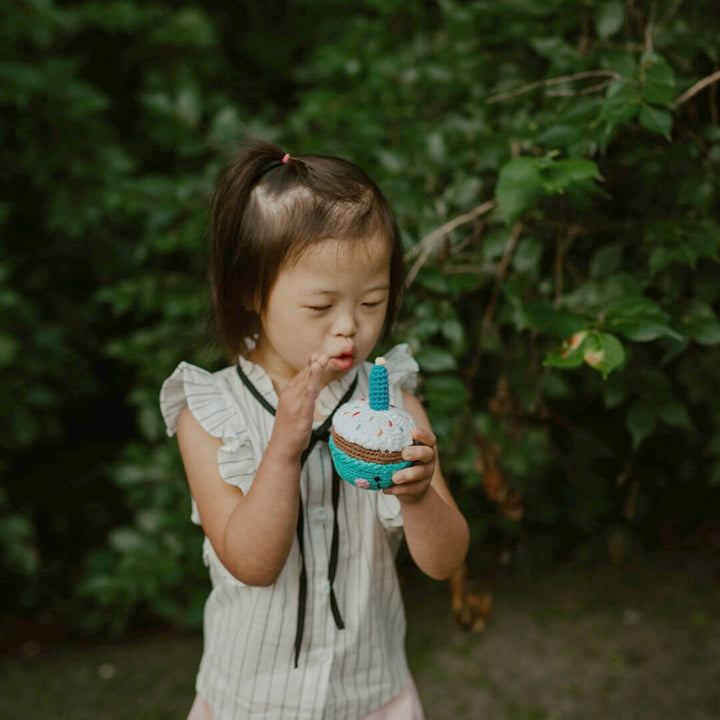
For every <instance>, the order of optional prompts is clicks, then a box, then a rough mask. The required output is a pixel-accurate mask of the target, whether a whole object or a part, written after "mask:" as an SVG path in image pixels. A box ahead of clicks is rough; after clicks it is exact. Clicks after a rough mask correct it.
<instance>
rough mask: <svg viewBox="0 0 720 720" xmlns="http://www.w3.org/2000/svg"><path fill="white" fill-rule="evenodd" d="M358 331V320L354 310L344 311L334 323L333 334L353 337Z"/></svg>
mask: <svg viewBox="0 0 720 720" xmlns="http://www.w3.org/2000/svg"><path fill="white" fill-rule="evenodd" d="M356 332H357V320H356V319H355V315H354V313H352V312H342V313H340V314H339V315H338V316H337V318H335V323H334V324H333V334H334V335H343V336H344V337H352V336H353V335H355V333H356Z"/></svg>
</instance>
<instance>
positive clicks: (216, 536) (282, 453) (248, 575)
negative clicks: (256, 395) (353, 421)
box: [177, 356, 327, 585]
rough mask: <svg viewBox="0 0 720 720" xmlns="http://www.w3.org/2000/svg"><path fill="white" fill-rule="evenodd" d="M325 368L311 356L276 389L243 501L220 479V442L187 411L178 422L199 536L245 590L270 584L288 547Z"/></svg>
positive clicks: (318, 360) (275, 576)
mask: <svg viewBox="0 0 720 720" xmlns="http://www.w3.org/2000/svg"><path fill="white" fill-rule="evenodd" d="M326 365H327V359H325V358H322V357H319V358H318V357H315V356H313V357H312V358H311V359H310V361H309V362H308V365H307V367H306V368H305V369H304V370H302V371H301V372H299V373H298V374H297V375H296V376H295V377H294V378H293V379H292V380H291V381H290V382H289V383H288V384H287V385H286V386H285V387H284V388H283V389H282V391H281V393H280V394H279V400H278V408H277V412H276V415H275V423H274V426H273V431H272V435H271V438H270V442H269V443H268V447H267V449H266V450H265V453H264V455H263V458H262V461H261V462H260V465H259V467H258V469H257V472H256V474H255V478H254V479H253V483H252V485H251V487H250V489H249V490H248V492H247V494H244V493H243V492H242V490H240V489H239V488H237V487H235V486H233V485H229V484H228V483H226V482H225V481H224V480H223V479H222V477H221V476H220V471H219V469H218V464H217V451H218V448H219V447H220V446H221V445H222V441H221V440H219V439H218V438H215V437H212V436H211V435H209V434H208V433H207V432H205V430H203V428H202V427H201V426H200V423H198V421H197V420H196V419H195V417H194V416H193V414H192V413H191V412H190V410H189V409H188V408H187V407H186V408H185V409H184V410H183V411H182V413H181V414H180V417H179V419H178V429H177V437H178V443H179V446H180V454H181V456H182V459H183V464H184V466H185V472H186V474H187V478H188V483H189V485H190V492H191V493H192V496H193V499H194V500H195V503H196V504H197V507H198V512H199V514H200V520H201V522H202V526H203V531H204V532H205V535H207V537H208V538H209V540H210V542H211V543H212V546H213V548H214V549H215V552H216V553H217V555H218V557H219V558H220V561H221V562H222V564H223V565H224V566H225V567H226V568H227V569H228V570H229V571H230V572H231V573H232V574H233V575H234V576H235V577H236V578H237V579H238V580H240V581H241V582H244V583H245V584H246V585H272V583H274V582H275V580H276V579H277V577H278V575H279V574H280V572H281V570H282V569H283V567H284V565H285V561H286V560H287V556H288V554H289V552H290V548H291V547H292V543H293V538H294V536H295V528H296V524H297V513H298V503H299V493H300V470H301V468H300V456H301V455H302V452H303V450H304V449H305V448H306V447H307V444H308V442H309V439H310V433H311V431H312V422H313V414H314V410H315V400H316V399H317V396H318V393H319V391H320V378H321V374H322V371H323V369H324V367H325V366H326Z"/></svg>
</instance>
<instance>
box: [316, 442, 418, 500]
mask: <svg viewBox="0 0 720 720" xmlns="http://www.w3.org/2000/svg"><path fill="white" fill-rule="evenodd" d="M328 444H329V445H330V453H331V454H332V459H333V463H334V465H335V469H336V470H337V471H338V475H340V477H341V478H342V479H343V480H345V481H347V482H349V483H350V484H351V485H354V486H355V487H358V488H363V489H365V490H382V489H383V488H388V487H391V486H392V484H393V482H392V476H393V473H396V472H397V471H398V470H402V469H403V468H406V467H409V466H410V465H412V464H413V463H412V461H404V462H399V463H388V464H386V465H385V464H380V463H373V462H367V461H365V460H360V459H359V458H354V457H350V455H348V454H347V453H344V452H343V451H342V450H340V448H338V446H337V445H336V444H335V443H334V442H333V439H332V438H330V440H329V443H328Z"/></svg>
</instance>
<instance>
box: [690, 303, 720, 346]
mask: <svg viewBox="0 0 720 720" xmlns="http://www.w3.org/2000/svg"><path fill="white" fill-rule="evenodd" d="M681 322H682V327H683V330H684V331H685V332H686V333H687V334H688V336H689V337H690V338H692V339H693V340H694V341H695V342H697V343H699V344H700V345H720V322H718V319H717V317H716V316H715V312H714V311H713V309H712V308H711V307H710V306H709V305H706V304H704V303H695V304H694V305H693V306H692V308H691V310H690V312H688V313H686V314H685V315H684V316H683V317H682V318H681Z"/></svg>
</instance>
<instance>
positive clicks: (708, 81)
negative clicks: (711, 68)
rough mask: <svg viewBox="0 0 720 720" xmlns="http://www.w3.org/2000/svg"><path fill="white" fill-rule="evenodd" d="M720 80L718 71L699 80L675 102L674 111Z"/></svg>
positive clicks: (719, 71)
mask: <svg viewBox="0 0 720 720" xmlns="http://www.w3.org/2000/svg"><path fill="white" fill-rule="evenodd" d="M718 80H720V70H716V71H715V72H714V73H713V74H712V75H708V76H707V77H704V78H703V79H702V80H698V81H697V82H696V83H695V84H694V85H693V86H692V87H691V88H688V89H687V90H686V91H685V92H684V93H683V94H682V95H681V96H680V97H679V98H677V100H675V102H674V103H673V104H672V108H673V110H677V108H679V107H680V106H681V105H683V104H684V103H686V102H687V101H688V100H690V98H692V97H694V96H695V95H697V94H698V93H699V92H702V91H703V90H704V89H705V88H706V87H707V86H708V85H712V84H713V83H716V82H717V81H718Z"/></svg>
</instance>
